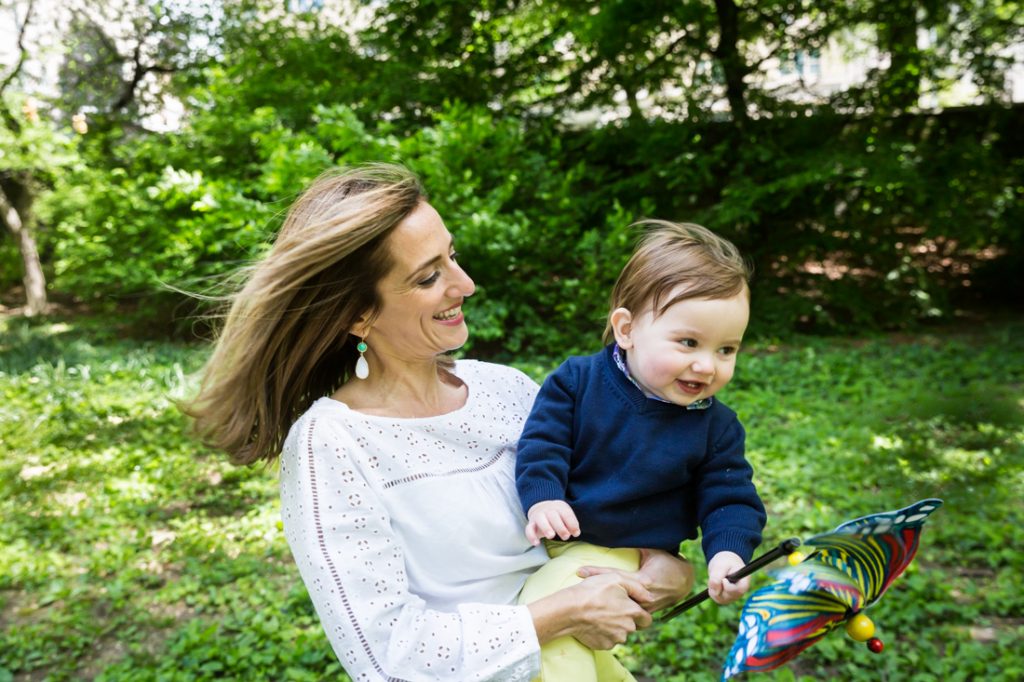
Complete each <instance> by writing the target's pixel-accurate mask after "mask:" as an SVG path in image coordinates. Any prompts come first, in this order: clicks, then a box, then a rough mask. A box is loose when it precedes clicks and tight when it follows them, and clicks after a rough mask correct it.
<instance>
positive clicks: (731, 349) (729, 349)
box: [718, 346, 740, 355]
mask: <svg viewBox="0 0 1024 682" xmlns="http://www.w3.org/2000/svg"><path fill="white" fill-rule="evenodd" d="M739 350H740V349H739V348H737V347H736V346H722V347H721V348H719V349H718V352H719V353H721V354H722V355H735V354H736V353H738V352H739Z"/></svg>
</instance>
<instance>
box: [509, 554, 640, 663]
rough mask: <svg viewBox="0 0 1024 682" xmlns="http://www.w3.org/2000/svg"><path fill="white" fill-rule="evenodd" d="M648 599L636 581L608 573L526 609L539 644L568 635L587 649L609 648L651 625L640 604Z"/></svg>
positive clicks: (555, 594)
mask: <svg viewBox="0 0 1024 682" xmlns="http://www.w3.org/2000/svg"><path fill="white" fill-rule="evenodd" d="M652 598H653V597H652V595H651V593H650V592H648V590H647V589H646V588H645V587H644V586H643V585H642V584H641V583H640V581H639V580H637V579H636V578H633V577H630V576H628V575H619V574H614V573H612V574H608V575H599V576H594V577H592V578H588V579H586V580H584V581H583V582H581V583H579V584H577V585H573V586H571V587H567V588H565V589H562V590H559V591H558V592H556V593H554V594H552V595H550V596H547V597H544V598H542V599H538V600H537V601H535V602H532V603H531V604H530V605H529V609H530V615H531V616H532V617H533V624H534V628H535V629H536V631H537V639H538V640H539V641H540V643H541V644H546V643H548V642H549V641H551V640H553V639H555V638H557V637H562V636H565V635H572V636H573V637H575V638H576V639H578V640H580V642H582V643H583V644H585V645H586V646H588V647H590V648H591V649H611V648H612V647H613V646H615V645H616V644H621V643H622V642H625V641H626V637H628V636H629V635H630V633H632V632H635V631H636V630H637V629H639V628H645V627H647V626H648V625H650V624H651V615H650V613H648V612H647V611H645V610H644V609H643V608H642V607H641V606H640V604H641V603H643V602H648V601H650V600H651V599H652Z"/></svg>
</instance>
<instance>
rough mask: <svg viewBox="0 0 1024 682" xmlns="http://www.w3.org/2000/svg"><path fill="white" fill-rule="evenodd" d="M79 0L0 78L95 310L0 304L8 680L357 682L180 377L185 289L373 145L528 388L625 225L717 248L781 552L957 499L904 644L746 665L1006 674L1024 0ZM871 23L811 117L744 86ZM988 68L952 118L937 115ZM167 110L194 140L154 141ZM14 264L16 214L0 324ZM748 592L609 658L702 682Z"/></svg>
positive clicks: (37, 189)
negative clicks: (436, 235)
mask: <svg viewBox="0 0 1024 682" xmlns="http://www.w3.org/2000/svg"><path fill="white" fill-rule="evenodd" d="M69 3H73V4H74V7H75V8H76V11H75V13H74V16H73V21H72V22H71V25H70V26H69V28H68V32H67V35H64V36H47V40H46V41H44V42H46V43H47V45H45V46H44V45H39V46H37V47H39V48H40V51H39V54H40V55H41V54H44V51H42V48H43V47H46V49H56V48H53V47H52V46H54V45H59V46H62V49H63V54H62V55H60V56H61V63H60V66H59V79H58V80H59V82H58V83H57V84H55V85H54V84H50V83H41V82H38V80H33V78H34V76H33V74H36V73H42V71H41V70H39V69H36V70H34V71H33V70H32V69H28V68H26V69H23V70H20V71H19V69H21V64H20V63H16V64H14V65H12V64H6V63H5V64H3V69H2V70H0V73H2V76H3V78H2V80H0V190H2V191H3V195H4V196H7V197H8V198H9V199H10V198H11V197H15V198H17V199H19V202H20V203H19V206H20V210H24V211H25V216H24V222H25V224H26V225H27V226H28V227H29V228H30V229H31V230H32V231H33V232H34V233H35V235H36V238H37V240H38V243H39V250H40V254H39V255H40V257H41V260H42V264H43V268H44V270H45V273H46V276H47V281H48V284H49V292H50V295H51V297H52V299H55V300H57V301H58V302H59V303H60V304H62V306H64V307H63V308H62V309H63V310H69V309H71V310H79V311H81V310H84V311H87V312H88V314H80V315H77V316H60V315H57V316H51V317H50V318H47V319H42V320H37V321H31V320H24V319H20V318H15V317H11V316H9V315H6V314H4V315H0V452H2V453H3V454H4V457H3V458H2V459H0V518H3V520H4V523H3V524H0V682H5V681H6V680H12V679H16V680H23V679H24V680H28V679H32V680H36V679H48V680H72V679H75V680H77V679H98V680H194V679H222V678H223V679H239V680H261V679H268V680H269V679H274V680H277V679H294V680H307V679H308V680H318V679H325V678H337V679H345V677H344V674H343V673H342V671H341V668H340V666H339V665H338V663H337V661H336V660H335V658H334V656H333V654H332V653H331V651H330V648H329V646H328V644H327V642H326V639H325V638H324V635H323V633H322V631H321V629H320V627H319V624H318V622H317V620H316V617H315V614H314V613H313V611H312V607H311V605H310V603H309V600H308V597H307V595H306V593H305V591H304V589H303V587H302V584H301V582H300V581H299V579H298V576H297V574H296V572H295V570H294V566H293V565H292V563H291V559H290V557H289V555H288V551H287V548H286V546H285V543H284V541H283V538H282V536H281V533H280V531H279V529H278V527H277V525H276V524H277V507H276V505H277V501H276V488H275V477H274V474H273V472H272V471H266V470H260V469H244V470H243V469H234V468H231V467H230V466H229V465H228V464H227V462H226V460H225V458H224V457H222V456H221V455H219V454H217V453H213V452H209V451H206V450H204V449H202V448H201V447H200V446H198V445H197V444H196V443H195V442H194V441H193V440H192V439H191V438H190V437H189V436H188V435H187V424H186V422H185V421H184V419H183V418H182V417H181V416H180V414H179V413H178V412H177V411H176V408H175V407H174V400H176V399H183V398H186V397H187V396H188V395H189V394H190V391H192V390H194V383H193V380H192V379H191V378H190V376H191V375H192V373H193V372H195V371H196V370H197V369H198V368H199V367H200V365H201V363H202V360H203V358H204V357H205V353H206V352H207V349H206V348H205V347H202V346H194V345H187V344H186V343H182V341H183V340H193V341H194V336H195V334H197V333H198V334H199V335H200V336H203V335H206V333H207V332H208V331H209V330H208V329H206V328H205V327H204V325H205V322H203V321H202V319H203V318H202V317H201V316H202V315H203V314H204V313H205V312H207V309H206V308H205V307H204V304H203V303H202V302H200V301H199V300H198V299H197V298H195V297H193V296H191V295H189V294H190V293H214V294H219V293H223V292H224V291H225V289H226V288H229V287H230V285H231V279H230V274H231V273H233V272H235V271H236V270H237V268H238V267H239V266H240V265H242V264H245V263H247V262H250V261H251V260H252V259H255V258H258V257H259V256H260V254H261V253H262V252H263V251H264V250H265V249H266V248H267V246H268V244H269V243H270V241H271V240H272V239H273V235H274V233H275V230H276V229H277V227H278V226H279V224H280V222H281V220H282V217H283V214H284V211H286V209H287V207H288V205H289V204H290V203H291V201H292V200H293V199H294V198H295V197H296V196H297V194H298V193H299V192H301V191H302V189H303V187H305V186H306V185H307V184H308V183H309V182H310V181H311V180H312V179H313V178H315V177H316V176H317V175H318V174H320V173H321V172H322V171H324V170H325V169H327V168H330V167H333V166H337V165H347V164H354V163H360V162H365V161H381V160H384V161H397V162H401V163H405V164H407V165H408V166H409V167H411V168H412V169H414V170H415V171H416V172H417V173H419V174H420V175H421V176H422V178H423V180H424V182H425V185H426V187H427V189H428V191H429V193H430V200H431V202H432V203H433V204H434V205H435V206H436V207H437V208H438V209H439V211H440V213H441V215H442V216H443V217H444V218H445V220H446V222H447V224H448V227H449V228H450V229H451V230H452V232H453V233H454V235H455V238H456V242H457V245H458V249H459V252H460V255H461V258H460V260H461V261H462V263H463V264H464V265H465V267H466V269H467V270H468V271H469V272H470V274H471V275H472V276H473V277H474V279H475V281H476V283H477V294H476V295H475V296H474V297H473V298H472V299H470V301H468V302H467V306H466V310H467V318H468V319H469V320H470V324H471V329H472V338H471V342H470V345H469V346H467V348H466V349H465V352H466V353H467V354H469V355H472V356H474V357H482V358H491V359H497V360H501V361H506V362H512V363H514V364H516V365H518V366H521V367H523V368H524V369H526V370H527V371H528V372H530V373H531V374H532V375H533V376H534V377H535V378H537V379H541V378H542V377H543V376H544V374H545V373H546V372H547V371H549V370H550V369H551V368H552V367H554V366H555V365H556V364H557V363H558V362H559V361H560V360H561V358H563V357H564V356H565V355H567V354H569V353H573V352H585V351H590V350H593V349H594V348H595V347H596V345H597V343H598V338H599V335H600V332H601V329H602V328H603V317H604V315H605V300H606V297H607V294H608V292H609V290H610V288H611V284H612V282H613V281H614V279H615V277H616V275H617V273H618V271H619V269H620V268H621V266H622V264H623V263H624V262H625V260H626V258H627V257H628V254H629V252H630V248H631V246H632V243H633V241H634V239H635V237H636V233H635V230H634V229H633V228H631V227H630V224H631V223H633V222H634V221H636V220H637V219H640V218H644V217H655V218H663V219H669V220H685V221H695V222H701V223H703V224H705V225H707V226H709V227H711V228H712V229H714V230H716V231H718V232H720V233H722V234H724V235H725V236H727V237H729V238H731V239H733V240H734V241H735V242H736V243H737V244H738V245H739V246H740V247H741V249H742V250H743V252H744V253H746V254H747V255H748V256H749V257H750V258H751V260H752V261H753V263H754V265H755V281H754V283H753V289H754V299H753V301H754V306H753V319H752V325H751V330H750V333H749V336H750V337H751V338H752V339H753V342H752V344H751V350H750V352H746V350H745V352H744V357H743V359H742V360H741V368H740V373H739V375H738V377H737V379H736V380H735V381H734V383H733V384H731V385H730V387H729V389H728V395H726V396H725V397H726V400H728V402H729V403H730V405H732V406H733V407H735V408H736V409H737V411H738V412H739V413H740V415H741V417H742V418H743V420H744V422H745V424H746V425H747V427H748V432H749V448H750V456H751V459H752V461H753V462H754V464H755V467H756V469H757V472H758V474H757V475H758V482H759V485H760V486H761V489H762V491H763V493H764V497H765V499H766V501H767V503H768V506H769V510H770V512H771V521H770V525H769V529H768V537H767V538H766V541H767V542H772V541H775V540H778V539H780V538H782V537H787V536H790V535H794V534H796V535H804V536H806V535H809V534H812V533H817V532H821V531H824V530H827V529H829V528H832V527H833V526H835V525H836V524H837V523H839V522H840V521H842V520H844V519H847V518H850V517H852V516H858V515H861V514H864V513H867V512H871V511H876V510H882V509H889V508H894V507H897V506H901V505H904V504H907V503H909V502H910V501H912V500H915V499H918V498H921V497H928V496H939V497H942V498H944V499H945V500H946V506H945V507H944V508H943V509H942V510H941V511H940V512H939V513H938V514H937V515H936V517H935V518H934V520H933V521H931V522H929V525H928V527H927V529H926V531H925V535H924V542H923V545H922V551H921V553H920V555H919V558H918V559H917V560H916V561H915V563H914V565H913V566H912V567H911V569H910V570H909V571H908V572H907V574H906V575H905V576H904V577H903V578H902V579H901V580H900V582H899V583H898V584H897V585H896V586H895V588H894V589H893V591H892V592H891V593H890V594H889V595H887V596H886V598H885V599H883V601H882V602H881V603H880V604H879V605H878V606H877V608H876V609H875V610H874V613H873V614H872V615H873V616H874V617H875V620H876V621H877V622H878V625H879V627H880V629H881V635H882V636H883V637H884V638H885V639H886V641H887V644H888V648H887V651H886V653H885V654H883V655H882V656H881V657H878V658H876V657H871V656H869V654H868V653H867V652H866V651H865V650H864V649H863V648H862V647H858V646H854V645H853V644H852V643H850V642H849V641H847V640H845V639H844V637H842V636H840V635H834V636H832V637H831V638H829V639H828V640H826V641H824V642H822V643H820V644H819V645H817V646H815V647H814V648H813V649H812V650H811V651H809V652H807V653H806V654H805V655H803V656H801V658H800V659H798V660H797V661H796V662H794V663H792V664H791V665H789V666H787V667H786V668H784V669H783V670H780V671H779V672H777V673H775V674H773V675H769V676H763V677H762V678H761V679H777V680H793V679H802V680H810V679H828V678H836V679H842V680H874V679H899V680H973V679H991V680H1017V679H1021V678H1022V677H1024V656H1022V654H1021V652H1020V650H1019V649H1020V646H1019V642H1020V640H1021V637H1022V635H1024V601H1022V597H1021V594H1022V587H1024V585H1022V578H1021V576H1022V575H1024V571H1022V569H1024V552H1022V551H1021V550H1020V547H1021V546H1022V542H1024V533H1022V530H1021V529H1022V528H1024V504H1022V502H1021V500H1022V499H1024V459H1022V458H1024V452H1022V451H1024V405H1022V402H1021V398H1020V396H1021V388H1022V387H1021V381H1022V375H1024V346H1022V343H1021V338H1022V337H1021V333H1022V332H1024V327H1022V326H1021V323H1020V302H1019V300H1018V299H1019V296H1018V294H1017V292H1018V291H1019V290H1020V272H1021V269H1022V267H1024V262H1022V258H1024V229H1022V227H1021V226H1022V225H1024V108H1022V106H1021V105H1020V104H1019V103H1018V104H1014V103H1012V102H1011V101H1010V97H1009V94H1008V83H1009V81H1008V80H1007V78H1006V76H1007V74H1008V73H1009V72H1010V70H1011V68H1012V66H1013V64H1014V62H1013V60H1014V59H1017V58H1019V57H1012V55H1013V54H1019V49H1018V50H1017V52H1016V53H1015V52H1014V50H1013V49H1012V48H1019V46H1020V44H1021V42H1022V40H1024V4H1022V3H1020V2H1017V1H1016V0H991V1H985V2H981V1H975V0H969V1H965V2H957V3H935V2H914V1H913V0H886V1H882V0H856V1H854V2H847V1H843V2H839V1H838V0H820V1H819V2H814V3H806V2H797V1H796V0H777V1H775V0H773V1H771V2H756V3H736V2H733V1H732V0H721V1H716V2H714V3H710V2H704V1H701V0H685V1H678V0H643V1H642V2H641V1H640V0H614V1H610V2H602V3H592V2H581V1H579V0H516V1H515V2H505V1H502V0H473V1H472V2H463V1H462V0H458V1H456V0H432V1H431V2H423V1H422V0H389V1H388V2H376V3H369V4H366V3H355V5H357V6H360V7H363V9H364V10H365V12H366V16H365V17H364V18H365V19H366V21H352V22H350V23H346V22H348V18H346V19H345V20H338V19H337V18H336V17H335V15H331V14H330V11H331V10H332V9H337V8H338V7H340V6H342V5H345V4H346V3H344V2H340V0H339V1H332V0H325V2H308V1H306V0H296V1H295V2H291V1H290V2H287V3H282V2H280V1H279V0H237V1H232V2H220V1H219V0H192V1H191V2H190V3H186V4H182V3H174V2H163V1H162V0H156V1H152V2H148V1H147V2H142V1H141V0H139V1H136V0H128V1H126V2H123V3H97V2H92V1H91V0H69ZM0 4H2V5H3V9H4V10H5V11H6V10H12V11H14V10H15V9H18V10H19V11H20V8H21V7H22V6H23V5H24V3H14V5H17V8H15V7H14V5H12V4H11V3H7V4H4V3H2V2H0ZM69 6H70V5H69ZM325 8H326V9H325ZM306 10H309V11H306ZM37 20H38V18H37ZM58 23H59V22H58ZM47 28H48V29H49V27H47ZM108 33H109V35H108ZM115 33H116V34H117V35H114V34H115ZM919 35H927V36H928V37H929V40H928V41H926V42H927V47H923V46H922V44H923V43H920V41H918V39H917V38H918V36H919ZM851 36H852V37H851ZM861 39H863V40H865V41H867V43H868V44H869V45H870V48H871V49H872V50H874V51H875V52H876V53H877V54H878V55H879V56H880V57H881V58H880V59H879V61H878V63H879V65H880V66H878V67H876V68H872V69H871V70H870V71H869V72H868V74H867V76H866V78H865V80H864V82H862V83H860V84H857V85H854V86H851V87H849V88H847V89H845V90H843V91H841V92H837V93H833V94H832V95H829V96H827V97H824V96H823V97H818V98H817V99H816V100H815V101H814V103H813V104H806V103H801V102H798V101H797V100H794V99H792V98H789V97H786V96H784V95H783V94H781V93H780V92H779V91H776V90H772V89H771V88H769V87H768V86H767V85H766V84H765V83H764V81H763V79H760V78H759V69H760V62H759V60H760V59H761V58H762V56H763V50H765V49H770V50H771V51H772V53H773V55H774V56H775V57H776V58H777V59H778V60H779V61H778V64H779V65H780V68H791V67H794V66H795V65H797V64H798V63H799V62H800V61H801V60H808V59H814V58H816V57H815V55H819V56H820V54H821V51H822V50H823V49H825V48H827V47H828V46H829V45H835V44H837V43H836V41H838V44H839V45H840V46H842V45H846V48H848V49H850V50H852V49H853V48H852V47H851V45H853V44H854V43H856V41H857V40H861ZM844 41H845V42H844ZM19 45H21V44H20V43H19ZM22 47H24V45H22ZM12 49H14V48H12ZM45 54H51V53H45ZM21 55H22V56H24V57H26V58H27V59H29V60H31V59H33V58H36V57H38V56H39V55H37V54H34V53H33V52H32V50H30V49H27V48H26V49H23V50H22V52H21ZM1008 55H1011V56H1008ZM851 56H852V57H856V55H853V54H852V53H851ZM26 63H27V62H26ZM133 68H134V69H135V71H134V72H133V71H132V69H133ZM145 69H149V71H148V72H147V73H149V75H150V76H151V75H153V74H158V77H157V78H150V79H149V80H145V78H142V79H140V80H138V81H132V77H133V75H139V74H140V73H141V71H142V70H145ZM968 81H969V82H970V83H971V84H972V85H973V86H975V87H976V90H977V93H978V94H977V97H975V98H974V99H973V100H972V103H971V104H970V105H969V106H963V107H960V108H949V107H945V108H943V107H941V106H939V107H935V108H933V109H923V108H921V107H919V106H918V105H917V104H918V102H920V101H923V99H922V98H924V97H929V96H930V97H933V98H934V101H938V102H940V104H941V103H942V97H944V96H945V94H944V93H947V92H948V91H949V90H950V88H952V86H954V85H956V84H960V85H962V84H963V83H965V82H968ZM680 84H682V85H685V87H682V88H677V87H675V86H678V85H680ZM54 87H56V89H57V90H58V91H59V93H58V94H53V92H54ZM642 93H648V95H649V99H648V100H647V101H648V105H647V107H646V108H645V107H642V106H640V100H641V94H642ZM29 96H33V97H35V98H36V99H37V100H38V103H39V116H38V117H37V118H36V117H29V116H28V114H26V113H23V112H25V111H27V110H26V108H25V107H26V105H27V104H28V98H29ZM165 97H168V98H171V99H172V100H173V101H176V102H179V103H181V105H182V108H183V112H182V118H181V121H180V125H178V126H177V127H173V129H171V130H163V129H155V128H152V127H147V126H148V125H149V122H148V121H149V119H147V114H151V113H153V112H156V111H160V110H161V109H162V108H163V107H164V105H165V101H166V100H164V98H165ZM723 103H724V104H727V105H728V111H727V112H723V109H722V107H721V105H722V104H723ZM75 112H79V113H86V114H88V116H87V118H88V123H89V129H88V132H86V133H84V134H80V133H73V132H72V131H71V127H70V116H71V114H72V113H75ZM609 112H611V113H614V114H615V115H614V116H611V117H610V119H609V120H606V121H605V122H603V123H597V122H594V121H595V120H596V118H595V116H599V115H601V114H608V113H609ZM20 280H21V259H20V256H19V254H18V251H17V247H16V244H15V243H14V241H13V240H11V239H6V238H3V239H0V301H2V305H0V313H3V312H5V310H4V307H3V306H16V305H19V304H20V300H19V297H20V295H21V293H22V292H20V291H19V290H18V286H19V284H20ZM986 319H988V320H993V319H995V320H1001V321H997V322H989V323H983V322H981V320H986ZM807 334H811V335H807ZM688 551H689V553H690V554H694V555H697V549H696V547H690V548H688ZM698 556H699V555H698ZM760 579H762V580H763V579H764V578H763V577H762V578H760ZM738 612H739V608H738V606H733V607H728V608H721V609H719V608H716V607H713V606H711V605H706V606H705V607H703V608H701V609H699V610H697V611H695V612H693V613H691V614H688V615H687V616H686V617H683V618H680V619H677V620H675V621H673V622H672V623H670V624H667V625H665V626H663V627H660V628H655V629H652V630H649V631H646V632H644V633H642V634H641V635H639V636H637V637H636V638H634V639H633V640H632V641H631V642H630V643H629V644H628V645H626V646H624V647H623V648H622V649H621V651H620V654H621V655H622V657H623V658H624V660H625V661H626V662H627V663H628V665H629V666H630V667H631V668H632V669H634V670H636V671H638V673H640V674H643V675H646V676H648V678H653V679H657V680H670V681H671V680H681V679H687V680H711V679H716V678H717V670H718V666H719V665H720V662H721V657H722V656H723V655H724V654H725V652H726V651H728V648H729V646H730V644H731V640H732V637H733V633H734V632H735V624H736V618H737V615H738Z"/></svg>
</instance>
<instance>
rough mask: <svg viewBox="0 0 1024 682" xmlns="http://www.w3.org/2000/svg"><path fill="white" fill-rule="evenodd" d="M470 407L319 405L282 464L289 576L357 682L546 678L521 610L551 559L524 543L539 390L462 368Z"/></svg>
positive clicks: (472, 366) (520, 378) (497, 372)
mask: <svg viewBox="0 0 1024 682" xmlns="http://www.w3.org/2000/svg"><path fill="white" fill-rule="evenodd" d="M455 374H456V375H457V376H458V377H459V378H461V379H462V380H463V381H464V382H465V383H466V385H467V387H468V389H469V395H468V398H467V400H466V404H465V405H464V406H463V407H462V408H460V409H458V410H456V411H454V412H451V413H449V414H446V415H442V416H439V417H429V418H423V419H400V418H394V417H376V416H369V415H364V414H360V413H358V412H355V411H353V410H350V409H349V408H348V407H347V406H346V405H345V404H343V403H340V402H338V401H335V400H332V399H330V398H321V399H320V400H318V401H317V402H316V403H314V404H313V405H312V406H311V407H310V408H309V410H307V411H306V413H305V414H304V415H303V416H302V417H301V418H299V420H298V421H296V423H295V424H294V425H293V426H292V429H291V431H290V432H289V434H288V438H287V439H286V442H285V446H284V449H283V451H282V454H281V516H282V519H283V521H284V531H285V535H286V537H287V539H288V544H289V546H290V547H291V550H292V554H293V556H294V557H295V562H296V564H297V565H298V568H299V572H300V574H301V575H302V579H303V581H304V582H305V584H306V588H307V590H308V591H309V595H310V597H311V599H312V600H313V604H314V606H315V607H316V611H317V614H318V615H319V617H320V621H321V623H322V625H323V627H324V630H325V631H326V633H327V637H328V639H329V640H330V642H331V645H332V646H333V648H334V652H335V653H336V654H337V656H338V658H339V659H340V660H341V663H342V665H343V666H344V667H345V670H346V671H347V672H348V674H349V675H350V676H351V677H352V679H353V680H355V681H357V682H359V681H362V680H409V681H410V682H419V681H420V680H459V681H469V680H508V681H519V680H522V681H524V682H526V681H528V680H531V679H533V678H534V677H536V676H537V675H538V674H539V672H540V646H539V644H538V642H537V636H536V632H535V631H534V628H533V621H532V620H531V618H530V614H529V611H528V610H527V608H526V607H525V606H514V605H512V604H514V603H515V599H516V596H517V594H518V593H519V590H520V588H521V587H522V585H523V582H524V581H525V580H526V578H527V576H528V575H529V574H530V573H532V572H533V571H534V570H535V569H536V568H537V567H538V566H540V565H541V564H542V563H544V561H546V560H547V555H546V554H545V552H544V550H543V549H542V548H539V547H532V546H531V545H530V543H529V542H528V541H527V540H526V537H525V535H524V534H523V528H524V525H525V523H526V519H525V517H524V515H523V513H522V509H521V507H520V503H519V499H518V497H517V495H516V488H515V476H514V474H515V446H516V441H517V440H518V438H519V434H520V431H521V430H522V427H523V422H524V421H525V419H526V416H527V415H528V414H529V411H530V407H531V406H532V404H533V399H534V396H535V395H536V392H537V385H536V384H535V383H534V382H533V381H531V380H530V379H529V378H528V377H527V376H526V375H524V374H523V373H521V372H519V371H518V370H515V369H512V368H508V367H504V366H501V365H493V364H490V363H483V362H476V361H470V360H463V361H459V362H458V363H457V364H456V367H455Z"/></svg>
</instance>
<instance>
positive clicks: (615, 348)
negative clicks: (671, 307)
mask: <svg viewBox="0 0 1024 682" xmlns="http://www.w3.org/2000/svg"><path fill="white" fill-rule="evenodd" d="M625 355H626V353H625V351H623V350H622V349H621V348H619V344H617V343H613V344H612V359H613V360H615V365H616V366H617V367H618V368H619V370H620V371H621V372H622V373H623V374H624V375H625V377H626V378H627V379H629V382H630V383H631V384H633V385H634V386H636V387H637V389H638V390H639V391H640V392H641V393H643V394H644V396H646V397H647V398H650V399H651V400H657V401H658V402H662V403H666V404H668V405H675V403H673V402H671V401H668V400H665V399H664V398H661V397H659V396H656V395H652V394H650V393H648V392H647V391H645V390H644V389H643V387H642V386H640V384H639V383H638V382H637V380H636V379H634V378H633V375H632V374H630V373H629V367H627V366H626V357H625ZM714 400H715V399H714V397H710V398H701V399H700V400H695V401H693V402H692V403H690V404H689V405H687V406H686V409H687V410H706V409H708V408H709V407H711V404H712V403H713V402H714Z"/></svg>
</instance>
